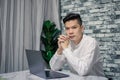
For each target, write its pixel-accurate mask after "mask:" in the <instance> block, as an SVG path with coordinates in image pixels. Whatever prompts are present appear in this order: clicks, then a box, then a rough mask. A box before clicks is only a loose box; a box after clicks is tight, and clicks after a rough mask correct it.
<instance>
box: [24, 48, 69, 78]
mask: <svg viewBox="0 0 120 80" xmlns="http://www.w3.org/2000/svg"><path fill="white" fill-rule="evenodd" d="M26 56H27V60H28V67H29V70H30V73H31V74H34V75H36V76H39V77H41V78H44V79H55V78H65V77H69V75H68V74H64V73H61V72H60V71H52V70H50V69H45V67H46V66H45V64H44V59H43V57H42V53H41V51H36V50H27V49H26Z"/></svg>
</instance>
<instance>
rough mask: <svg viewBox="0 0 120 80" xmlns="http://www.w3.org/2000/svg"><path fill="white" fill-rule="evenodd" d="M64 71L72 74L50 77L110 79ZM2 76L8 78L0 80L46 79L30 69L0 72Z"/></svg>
mask: <svg viewBox="0 0 120 80" xmlns="http://www.w3.org/2000/svg"><path fill="white" fill-rule="evenodd" d="M62 73H65V74H69V75H70V76H69V77H67V78H59V79H50V80H108V79H107V78H105V77H98V76H86V77H80V76H78V75H75V74H72V73H71V72H69V71H62ZM0 77H2V78H7V79H0V80H45V79H42V78H40V77H38V76H35V75H32V74H30V72H29V70H26V71H19V72H12V73H4V74H0Z"/></svg>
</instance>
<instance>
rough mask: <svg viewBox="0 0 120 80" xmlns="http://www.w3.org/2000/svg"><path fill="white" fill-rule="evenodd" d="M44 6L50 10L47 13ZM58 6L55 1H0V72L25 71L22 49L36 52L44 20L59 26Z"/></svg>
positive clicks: (56, 0) (26, 65)
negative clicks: (49, 20)
mask: <svg viewBox="0 0 120 80" xmlns="http://www.w3.org/2000/svg"><path fill="white" fill-rule="evenodd" d="M50 1H51V2H53V3H51V2H50ZM47 5H49V7H50V5H52V7H51V8H52V10H54V11H52V12H48V13H47V12H46V11H49V9H51V8H48V6H47ZM46 6H47V7H46ZM58 6H59V0H0V10H1V12H0V15H1V16H0V21H1V22H0V73H4V72H12V71H20V70H25V69H28V63H27V59H26V55H25V49H34V50H39V49H40V35H41V31H42V24H43V21H44V20H45V19H51V20H53V21H55V23H56V25H58V27H60V26H59V7H58ZM45 13H47V14H45ZM46 16H51V18H50V17H46Z"/></svg>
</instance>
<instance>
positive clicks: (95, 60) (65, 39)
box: [50, 13, 104, 76]
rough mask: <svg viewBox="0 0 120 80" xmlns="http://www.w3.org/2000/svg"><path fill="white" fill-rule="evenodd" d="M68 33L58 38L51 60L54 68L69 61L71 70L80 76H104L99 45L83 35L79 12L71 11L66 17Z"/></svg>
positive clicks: (58, 67) (64, 20) (57, 68)
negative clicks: (56, 47)
mask: <svg viewBox="0 0 120 80" xmlns="http://www.w3.org/2000/svg"><path fill="white" fill-rule="evenodd" d="M63 22H64V24H65V31H66V35H60V36H59V38H58V49H57V51H56V53H55V55H54V56H53V57H52V58H51V60H50V66H51V69H52V70H59V69H60V68H61V67H62V66H63V64H65V63H67V64H68V66H69V68H70V71H71V72H73V73H76V74H79V75H80V76H88V75H94V76H104V72H103V70H102V63H101V56H100V53H99V45H98V43H97V41H96V40H95V39H94V38H91V37H89V36H87V35H83V31H84V27H83V25H82V20H81V17H80V15H79V14H76V13H69V14H68V15H67V16H66V17H65V18H64V19H63Z"/></svg>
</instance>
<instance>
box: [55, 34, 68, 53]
mask: <svg viewBox="0 0 120 80" xmlns="http://www.w3.org/2000/svg"><path fill="white" fill-rule="evenodd" d="M68 45H69V37H67V36H65V35H60V36H59V38H58V50H57V53H58V54H61V53H62V51H63V49H65V48H67V47H68Z"/></svg>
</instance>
